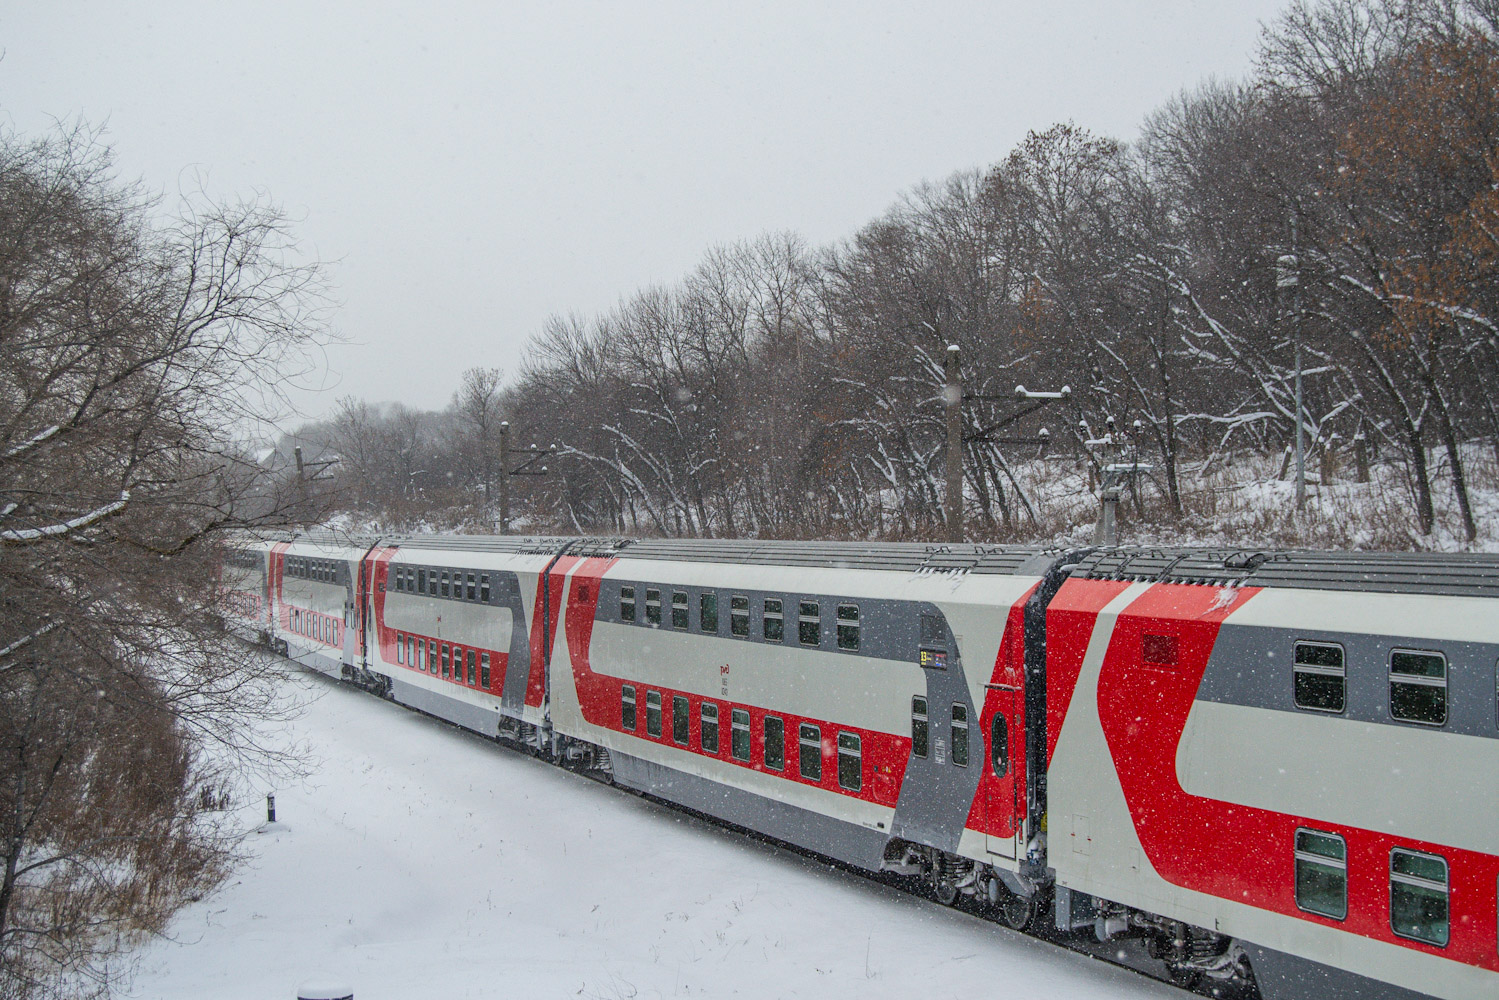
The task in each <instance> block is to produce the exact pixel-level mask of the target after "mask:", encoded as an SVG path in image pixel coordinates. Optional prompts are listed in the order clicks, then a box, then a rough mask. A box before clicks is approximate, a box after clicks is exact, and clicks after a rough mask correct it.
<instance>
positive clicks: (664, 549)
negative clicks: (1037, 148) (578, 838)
mask: <svg viewBox="0 0 1499 1000" xmlns="http://www.w3.org/2000/svg"><path fill="white" fill-rule="evenodd" d="M222 582H223V587H224V594H225V605H224V606H225V608H226V614H227V616H228V618H229V620H230V621H231V622H232V624H233V627H234V628H235V629H236V630H239V631H241V632H242V633H243V634H244V635H245V636H246V637H247V638H251V639H254V640H256V641H260V642H263V643H266V644H269V645H270V646H271V647H272V648H273V649H274V650H276V651H277V652H280V653H283V654H285V655H286V656H289V657H291V658H293V659H295V660H296V661H298V662H300V663H301V664H303V665H305V666H307V667H311V668H313V669H316V670H319V671H322V672H324V673H327V674H329V675H332V676H334V677H338V678H342V679H344V680H347V681H351V682H354V683H357V684H359V685H361V686H363V687H365V688H367V689H369V690H371V691H373V692H375V693H377V694H379V695H381V696H383V697H387V698H390V699H392V700H394V701H396V702H399V703H400V704H402V705H405V706H408V707H410V708H413V709H418V710H420V711H423V712H426V713H429V714H431V715H434V716H437V717H439V718H442V719H445V720H448V721H449V722H451V723H454V724H456V725H458V726H462V727H465V728H467V729H470V730H473V731H475V732H478V733H481V734H484V735H486V736H489V737H494V738H498V739H502V740H508V741H511V742H513V743H517V744H521V745H524V746H526V747H528V748H530V749H531V750H532V751H533V752H536V753H539V754H543V755H545V756H547V757H548V758H550V759H552V760H554V761H556V762H559V763H562V764H565V765H567V766H570V767H574V768H577V769H579V770H582V771H585V772H588V773H589V774H591V775H593V776H595V777H599V778H601V779H603V780H607V781H611V782H613V783H615V784H617V785H620V786H624V787H626V788H629V789H633V790H637V791H639V792H643V793H646V794H649V795H651V796H654V797H656V798H658V799H661V800H665V801H667V802H670V803H675V804H677V805H680V806H683V807H686V808H689V809H692V810H695V811H697V812H700V813H703V814H706V815H709V816H712V817H716V818H718V819H720V820H722V821H724V822H726V823H729V824H733V825H736V826H739V827H743V828H745V829H748V830H752V831H755V832H756V833H759V834H762V835H765V836H767V837H770V838H773V839H775V840H778V841H781V842H785V843H787V844H791V845H795V846H797V847H800V848H804V849H807V850H810V851H813V852H816V853H817V854H820V855H822V856H825V857H828V858H831V859H834V860H836V861H838V862H841V863H843V864H846V865H851V866H854V867H856V868H859V869H862V870H865V871H868V872H877V873H894V874H895V875H899V876H903V877H905V878H907V879H909V880H913V881H914V880H920V881H921V882H922V883H924V885H925V886H926V888H927V889H928V890H929V891H930V893H931V894H932V895H934V896H935V897H936V898H937V899H938V900H940V901H942V902H944V903H962V904H964V905H967V906H970V907H973V908H976V909H978V910H980V911H982V912H983V913H985V914H987V915H990V916H992V917H993V919H995V920H997V921H999V922H1001V923H1003V924H1005V925H1008V926H1009V927H1012V928H1015V929H1031V930H1036V929H1038V928H1043V929H1044V930H1045V931H1046V932H1047V933H1048V934H1051V935H1056V936H1062V937H1066V936H1072V937H1074V938H1079V939H1086V940H1089V941H1092V942H1120V943H1121V945H1122V944H1123V943H1124V942H1133V943H1134V945H1133V946H1134V947H1135V948H1136V949H1137V951H1138V952H1139V953H1140V954H1142V955H1146V956H1148V960H1149V961H1150V962H1153V963H1159V965H1158V966H1156V968H1157V971H1158V973H1159V974H1160V975H1161V976H1162V978H1167V979H1169V980H1171V981H1173V982H1176V983H1178V984H1180V985H1183V986H1186V987H1189V988H1191V987H1212V986H1218V985H1220V984H1221V986H1222V987H1224V988H1234V989H1243V990H1246V991H1248V992H1250V993H1251V994H1252V993H1254V992H1256V991H1257V993H1258V995H1259V996H1261V997H1263V998H1264V1000H1341V998H1355V997H1356V998H1359V1000H1375V998H1378V1000H1414V998H1441V1000H1475V998H1483V997H1499V557H1496V556H1492V555H1483V554H1417V553H1368V552H1343V553H1338V552H1298V551H1278V550H1271V549H1265V550H1260V549H1241V550H1229V549H1223V550H1210V549H1189V548H1113V547H1109V548H1092V549H1086V548H1085V549H1075V550H1066V549H1058V548H1045V547H1024V546H1016V547H1012V546H994V545H979V544H956V543H954V544H943V545H924V544H917V543H853V542H785V541H768V540H766V541H758V540H715V539H676V540H672V539H629V538H567V537H555V538H554V537H517V536H496V537H484V536H460V535H417V536H390V535H384V536H380V537H367V538H366V537H354V536H347V535H337V534H333V533H323V532H310V533H305V534H297V535H294V536H288V537H284V538H268V539H245V540H241V541H239V542H237V543H236V544H235V545H234V546H233V547H232V549H231V550H230V551H229V552H228V554H227V555H226V558H225V560H224V569H223V581H222ZM1110 947H1112V945H1110Z"/></svg>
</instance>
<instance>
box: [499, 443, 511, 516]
mask: <svg viewBox="0 0 1499 1000" xmlns="http://www.w3.org/2000/svg"><path fill="white" fill-rule="evenodd" d="M509 533H510V421H508V420H501V421H500V534H502V535H507V534H509Z"/></svg>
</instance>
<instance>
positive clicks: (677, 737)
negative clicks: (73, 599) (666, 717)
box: [671, 694, 689, 747]
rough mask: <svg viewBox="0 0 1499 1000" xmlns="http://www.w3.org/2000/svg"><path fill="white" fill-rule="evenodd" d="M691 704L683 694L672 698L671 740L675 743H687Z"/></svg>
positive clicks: (683, 744) (684, 744)
mask: <svg viewBox="0 0 1499 1000" xmlns="http://www.w3.org/2000/svg"><path fill="white" fill-rule="evenodd" d="M688 712H689V706H688V704H687V699H686V698H684V697H682V696H681V695H679V694H678V695H673V696H672V699H671V740H672V742H673V743H680V744H681V745H682V746H684V747H685V746H686V745H687V728H688V721H689V715H688Z"/></svg>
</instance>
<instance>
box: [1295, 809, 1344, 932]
mask: <svg viewBox="0 0 1499 1000" xmlns="http://www.w3.org/2000/svg"><path fill="white" fill-rule="evenodd" d="M1296 905H1297V906H1299V907H1301V909H1303V910H1305V911H1306V912H1308V913H1315V914H1317V915H1319V916H1323V917H1331V918H1332V919H1334V920H1342V919H1343V918H1345V917H1347V916H1348V846H1347V844H1346V843H1345V842H1344V841H1343V838H1342V837H1339V836H1337V835H1336V834H1332V833H1319V832H1318V831H1316V830H1297V831H1296Z"/></svg>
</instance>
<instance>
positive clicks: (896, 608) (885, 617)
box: [594, 577, 926, 708]
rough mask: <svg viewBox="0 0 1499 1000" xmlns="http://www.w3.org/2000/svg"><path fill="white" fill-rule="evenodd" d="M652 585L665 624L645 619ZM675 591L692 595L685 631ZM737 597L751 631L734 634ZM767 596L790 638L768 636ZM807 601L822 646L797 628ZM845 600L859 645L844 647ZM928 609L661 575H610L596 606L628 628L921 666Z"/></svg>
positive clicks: (601, 617)
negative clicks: (711, 605) (713, 618)
mask: <svg viewBox="0 0 1499 1000" xmlns="http://www.w3.org/2000/svg"><path fill="white" fill-rule="evenodd" d="M621 587H634V588H635V620H634V621H633V622H627V621H625V620H624V619H623V618H622V617H620V611H619V600H620V594H619V590H620V588H621ZM647 588H650V589H652V590H659V591H660V592H661V624H659V625H652V624H650V623H648V622H647V621H646V620H645V592H646V589H647ZM673 593H685V594H686V595H687V628H685V629H679V628H674V627H672V625H671V610H672V605H671V597H672V594H673ZM704 594H714V595H716V596H717V598H718V626H717V630H716V631H713V632H704V631H703V630H702V596H703V595H704ZM735 597H743V598H746V599H748V601H749V635H734V634H733V632H732V630H731V629H732V615H733V606H732V599H733V598H735ZM766 598H771V599H773V600H779V601H781V602H782V604H781V615H782V618H781V624H782V628H783V629H784V630H785V631H784V633H783V635H784V638H783V639H781V640H780V641H776V640H774V639H767V638H765V599H766ZM804 600H805V601H816V602H817V604H818V618H819V635H820V639H821V641H820V643H819V644H818V645H817V646H812V645H810V644H807V643H803V642H801V641H800V639H799V636H798V634H797V626H798V625H799V624H800V619H801V615H800V611H801V608H800V604H801V602H802V601H804ZM840 604H842V605H849V604H851V605H854V606H855V607H857V608H858V609H859V618H858V625H859V648H858V649H839V648H838V606H839V605H840ZM924 607H926V605H922V604H920V603H918V602H915V601H898V600H890V599H889V598H870V597H849V596H846V595H841V596H840V595H832V594H817V593H813V592H811V591H806V590H753V589H747V588H743V587H697V586H687V585H677V584H673V583H671V582H670V581H663V580H660V579H654V580H640V579H633V580H632V579H626V578H624V577H605V578H604V579H602V580H600V581H599V600H598V605H597V606H596V607H595V609H594V621H600V622H608V623H610V624H613V625H620V626H622V627H625V628H639V629H642V630H648V631H653V632H654V631H659V632H663V633H666V634H668V635H695V636H704V637H707V638H716V639H718V640H720V641H722V642H724V643H726V644H727V643H741V642H748V643H756V644H759V645H765V646H777V647H782V648H785V649H804V650H809V651H812V650H815V651H817V652H821V653H829V654H833V653H837V654H841V655H844V656H868V657H873V658H875V659H880V660H899V661H902V662H905V663H910V664H915V663H916V662H917V656H918V653H919V647H920V614H921V609H922V608H924ZM845 624H846V623H845ZM725 648H727V646H726V647H725ZM764 707H767V708H769V707H773V706H764Z"/></svg>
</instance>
